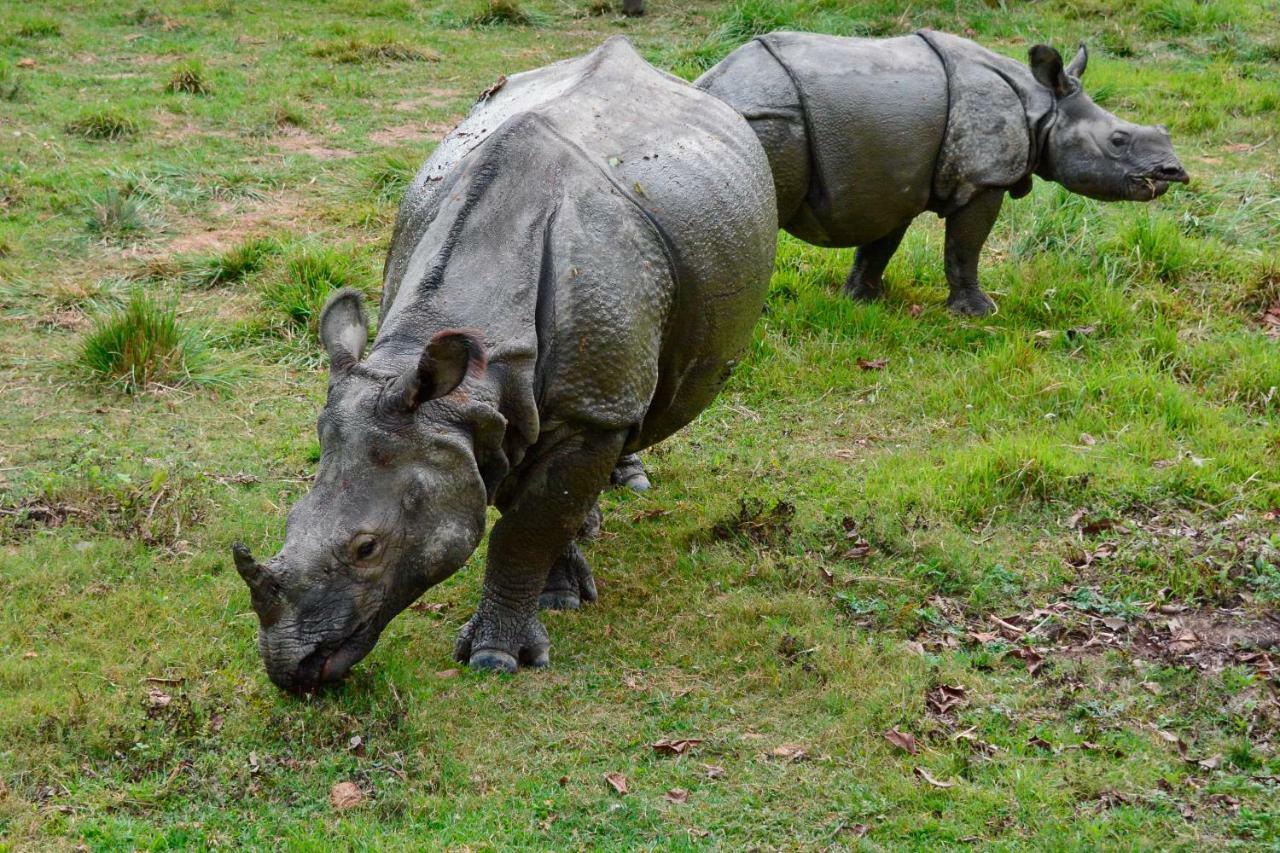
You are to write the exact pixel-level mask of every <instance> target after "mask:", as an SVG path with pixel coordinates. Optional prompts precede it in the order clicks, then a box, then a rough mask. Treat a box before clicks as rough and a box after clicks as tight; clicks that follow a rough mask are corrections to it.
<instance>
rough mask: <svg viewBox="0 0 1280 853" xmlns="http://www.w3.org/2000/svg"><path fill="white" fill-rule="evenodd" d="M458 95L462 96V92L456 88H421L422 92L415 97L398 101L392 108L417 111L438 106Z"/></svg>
mask: <svg viewBox="0 0 1280 853" xmlns="http://www.w3.org/2000/svg"><path fill="white" fill-rule="evenodd" d="M460 97H462V92H461V91H460V90H458V89H423V90H422V94H421V95H419V96H417V97H416V98H409V99H407V100H403V101H398V102H397V103H396V104H395V106H394V109H395V110H397V111H398V112H402V113H411V112H417V111H419V110H424V109H430V108H431V107H438V106H440V105H441V104H443V103H447V102H449V101H453V100H456V99H458V98H460Z"/></svg>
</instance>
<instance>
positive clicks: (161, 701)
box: [147, 690, 173, 711]
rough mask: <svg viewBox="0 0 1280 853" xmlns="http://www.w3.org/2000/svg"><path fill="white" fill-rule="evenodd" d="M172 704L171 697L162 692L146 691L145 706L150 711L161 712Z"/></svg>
mask: <svg viewBox="0 0 1280 853" xmlns="http://www.w3.org/2000/svg"><path fill="white" fill-rule="evenodd" d="M172 703H173V697H172V696H170V695H169V694H168V693H165V692H164V691H162V690H149V691H147V704H148V705H149V706H151V710H152V711H161V710H164V709H165V708H168V707H169V705H171V704H172Z"/></svg>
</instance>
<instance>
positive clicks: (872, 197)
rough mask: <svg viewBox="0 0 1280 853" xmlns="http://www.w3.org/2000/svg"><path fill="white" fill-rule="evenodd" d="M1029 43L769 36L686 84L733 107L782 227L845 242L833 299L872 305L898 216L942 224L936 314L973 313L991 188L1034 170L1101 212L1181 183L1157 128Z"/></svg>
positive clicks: (1007, 188) (983, 298)
mask: <svg viewBox="0 0 1280 853" xmlns="http://www.w3.org/2000/svg"><path fill="white" fill-rule="evenodd" d="M1087 61H1088V56H1087V53H1086V51H1085V48H1084V46H1083V45H1081V47H1080V50H1079V53H1077V55H1076V57H1075V58H1074V59H1073V60H1072V61H1071V63H1070V64H1069V65H1067V66H1066V67H1065V68H1064V66H1063V63H1062V58H1061V56H1059V54H1058V52H1057V51H1055V50H1054V49H1053V48H1050V47H1046V46H1044V45H1037V46H1035V47H1033V48H1032V49H1031V51H1030V67H1028V66H1024V65H1022V64H1020V63H1018V62H1015V61H1013V60H1011V59H1008V58H1006V57H1003V56H999V55H997V54H995V53H992V52H991V51H989V50H987V49H985V48H983V47H981V46H980V45H978V44H976V43H974V42H972V41H969V40H967V39H962V38H958V37H956V36H952V35H947V34H945V33H937V32H931V31H927V30H925V31H921V32H919V33H917V34H915V35H910V36H903V37H900V38H889V39H860V38H838V37H834V36H824V35H813V34H806V33H786V32H779V33H772V34H770V35H767V36H762V37H760V38H758V39H755V40H753V41H751V42H748V43H747V44H745V45H743V46H742V47H740V48H738V49H737V50H736V51H734V52H733V53H731V54H730V55H729V56H728V57H726V58H725V59H724V60H723V61H722V62H721V63H720V64H719V65H716V66H715V67H714V68H712V69H711V70H709V71H708V72H707V73H706V74H704V75H703V76H702V77H701V78H700V79H699V80H697V81H696V82H695V85H696V86H698V87H700V88H702V89H705V90H706V91H708V92H710V93H711V94H713V95H715V96H716V97H718V98H720V99H721V100H723V101H725V102H726V103H728V104H730V105H731V106H732V107H733V108H734V109H736V110H737V111H738V112H740V113H741V114H742V115H743V116H744V117H746V119H747V120H748V121H749V122H750V123H751V127H752V129H753V130H755V131H756V134H757V135H758V136H759V137H760V141H761V142H762V143H763V145H764V148H765V151H766V153H767V154H768V157H769V164H770V167H771V168H772V171H773V177H774V184H775V191H776V193H777V201H778V217H779V222H780V223H781V225H782V227H783V228H785V229H786V230H787V231H789V232H790V233H792V234H794V235H795V236H797V237H799V238H800V239H802V240H805V241H807V242H810V243H813V244H815V245H819V246H832V247H845V246H857V247H859V250H858V254H857V258H856V260H855V262H854V266H853V270H852V271H851V272H850V274H849V279H848V282H847V283H846V285H845V289H846V292H848V293H849V294H850V295H851V296H853V297H855V298H859V299H872V298H875V297H876V296H879V295H880V294H881V292H882V275H883V273H884V268H885V266H886V265H887V264H888V263H889V259H890V258H891V257H892V256H893V253H894V252H895V251H896V250H897V247H898V244H899V242H900V241H901V240H902V237H903V235H904V234H905V233H906V229H907V227H908V226H909V225H910V223H911V221H912V220H913V219H914V218H915V217H916V216H919V215H920V214H921V213H924V212H925V211H932V212H934V213H937V214H938V215H939V216H942V217H944V218H945V219H946V249H945V254H946V273H947V282H948V284H949V286H950V290H951V293H950V297H949V299H948V304H949V305H950V307H951V308H952V309H953V310H954V311H957V312H959V313H962V314H977V315H980V314H987V313H990V312H991V311H993V310H994V309H995V304H994V303H993V302H992V301H991V300H990V298H988V297H987V295H986V294H985V293H983V292H982V290H981V289H980V288H979V286H978V256H979V254H980V252H981V250H982V245H983V243H985V242H986V239H987V235H988V234H989V233H990V230H991V226H992V225H993V224H994V222H995V219H996V216H997V215H998V213H999V211H1000V205H1001V202H1002V200H1003V197H1004V195H1005V193H1008V194H1009V195H1011V196H1013V197H1014V198H1021V197H1022V196H1024V195H1026V194H1027V193H1028V192H1030V190H1031V176H1032V175H1038V176H1040V177H1041V178H1044V179H1047V180H1053V181H1057V182H1058V183H1060V184H1061V185H1062V186H1064V187H1066V188H1067V189H1069V190H1071V191H1073V192H1077V193H1080V194H1082V195H1086V196H1089V197H1091V198H1096V199H1102V200H1105V201H1121V200H1129V201H1148V200H1150V199H1153V198H1156V197H1157V196H1160V195H1161V194H1163V193H1164V192H1165V190H1167V189H1168V187H1169V183H1170V182H1174V181H1177V182H1186V181H1187V180H1188V178H1187V173H1186V172H1185V171H1184V170H1183V168H1182V165H1181V163H1179V162H1178V158H1177V157H1176V156H1175V155H1174V152H1173V147H1172V145H1171V143H1170V140H1169V134H1168V132H1167V131H1166V130H1165V128H1163V127H1160V126H1156V127H1144V126H1140V125H1136V124H1131V123H1129V122H1126V121H1124V120H1123V119H1119V118H1117V117H1115V116H1113V115H1111V114H1110V113H1108V112H1107V111H1105V110H1103V109H1101V108H1100V107H1098V106H1097V105H1096V104H1094V103H1093V102H1092V101H1091V100H1090V99H1089V96H1088V95H1086V94H1085V92H1084V90H1083V88H1082V87H1081V84H1080V78H1081V77H1082V76H1083V75H1084V71H1085V66H1086V64H1087Z"/></svg>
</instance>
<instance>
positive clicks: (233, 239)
mask: <svg viewBox="0 0 1280 853" xmlns="http://www.w3.org/2000/svg"><path fill="white" fill-rule="evenodd" d="M303 210H304V207H303V201H302V198H301V196H299V195H298V194H297V193H294V192H282V193H276V194H274V195H270V196H267V197H266V198H263V199H259V200H254V201H237V202H222V203H221V204H219V205H218V206H217V207H216V208H215V210H214V213H213V214H212V215H211V216H207V217H204V218H202V219H201V220H200V221H199V222H188V223H186V225H187V226H188V230H185V231H182V227H183V226H182V225H181V224H180V225H179V226H178V228H179V230H180V232H181V233H179V234H178V236H176V237H174V238H173V239H172V240H170V241H169V242H168V243H166V244H164V245H163V246H141V245H140V246H137V247H134V248H132V249H130V250H127V254H128V257H130V258H131V259H132V260H141V261H144V262H146V263H148V264H152V265H154V264H155V263H156V262H157V260H158V259H162V258H167V257H170V256H173V255H187V254H204V253H209V252H218V251H222V250H224V249H229V248H231V247H232V246H234V245H236V244H238V243H242V242H244V241H245V240H246V239H248V238H249V237H253V236H256V235H259V234H263V233H266V232H269V231H279V230H282V229H288V228H292V227H293V226H294V225H296V223H297V222H298V220H299V219H300V218H301V217H300V213H301V212H302V211H303ZM122 254H123V253H122Z"/></svg>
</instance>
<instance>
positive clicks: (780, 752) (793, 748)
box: [769, 743, 809, 761]
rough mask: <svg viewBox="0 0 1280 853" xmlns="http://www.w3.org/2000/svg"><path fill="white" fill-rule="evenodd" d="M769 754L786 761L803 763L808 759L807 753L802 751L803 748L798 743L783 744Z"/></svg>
mask: <svg viewBox="0 0 1280 853" xmlns="http://www.w3.org/2000/svg"><path fill="white" fill-rule="evenodd" d="M769 754H770V755H772V756H774V757H775V758H782V759H785V760H787V761H804V760H805V759H806V758H808V757H809V756H808V753H806V752H805V751H804V747H803V746H801V745H800V744H798V743H784V744H781V745H779V746H775V747H774V748H773V749H772V750H770V751H769Z"/></svg>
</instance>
